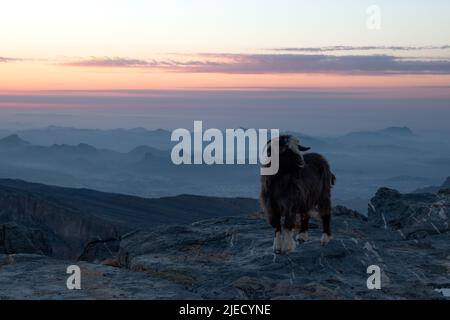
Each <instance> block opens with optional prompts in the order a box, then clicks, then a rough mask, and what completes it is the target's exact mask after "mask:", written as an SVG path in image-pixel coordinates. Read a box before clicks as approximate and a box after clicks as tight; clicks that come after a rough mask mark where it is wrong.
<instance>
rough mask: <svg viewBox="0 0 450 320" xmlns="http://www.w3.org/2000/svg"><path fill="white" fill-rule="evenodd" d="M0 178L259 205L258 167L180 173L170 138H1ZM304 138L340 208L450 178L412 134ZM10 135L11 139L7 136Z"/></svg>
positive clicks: (447, 150)
mask: <svg viewBox="0 0 450 320" xmlns="http://www.w3.org/2000/svg"><path fill="white" fill-rule="evenodd" d="M0 132H2V133H3V134H4V135H6V136H4V137H3V138H0V177H2V178H11V179H23V180H27V181H33V182H41V183H46V184H52V185H58V186H64V187H76V188H89V189H95V190H100V191H105V192H115V193H123V194H130V195H136V196H143V197H161V196H176V195H179V194H198V195H206V196H229V197H238V196H244V197H251V198H257V197H258V193H259V167H258V165H239V166H237V165H235V166H225V165H222V166H207V165H195V166H194V165H191V166H175V165H174V164H172V162H171V160H170V150H171V147H172V146H173V145H174V143H172V142H171V141H170V132H169V131H166V130H162V129H160V130H146V129H142V128H137V129H115V130H92V129H76V128H64V127H48V128H43V129H33V130H24V131H18V132H7V131H4V130H3V131H1V130H0ZM288 133H289V134H293V135H295V136H297V137H299V138H300V141H301V143H302V144H304V145H306V146H309V147H311V148H312V149H311V151H312V152H319V153H322V154H324V155H325V156H326V157H327V158H328V160H329V161H330V163H331V166H332V170H333V171H334V172H335V174H336V175H337V178H338V179H337V181H338V182H337V185H336V187H335V188H334V189H333V196H334V197H335V199H339V201H338V203H341V204H345V205H349V206H350V207H352V208H354V209H357V210H360V211H362V212H365V211H366V208H367V202H368V199H369V198H370V196H371V195H372V194H373V193H374V192H375V191H376V190H377V189H378V188H379V187H381V186H388V187H392V188H396V189H399V190H400V191H402V192H411V191H413V190H416V189H418V188H422V187H423V186H426V185H437V184H439V183H440V181H441V180H442V177H445V176H447V175H449V174H450V161H448V159H450V141H448V139H447V137H444V136H443V137H441V138H439V137H436V136H433V137H432V138H431V137H428V136H422V135H418V134H416V133H414V132H413V131H412V130H411V129H409V128H407V127H391V128H386V129H382V130H378V131H361V132H353V133H349V134H347V135H344V136H338V137H312V136H309V135H305V134H301V133H296V132H288ZM7 134H9V135H7Z"/></svg>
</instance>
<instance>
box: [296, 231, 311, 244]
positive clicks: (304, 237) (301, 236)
mask: <svg viewBox="0 0 450 320" xmlns="http://www.w3.org/2000/svg"><path fill="white" fill-rule="evenodd" d="M308 239H309V235H308V232H300V233H299V234H298V235H297V237H296V240H297V241H298V242H306V241H308Z"/></svg>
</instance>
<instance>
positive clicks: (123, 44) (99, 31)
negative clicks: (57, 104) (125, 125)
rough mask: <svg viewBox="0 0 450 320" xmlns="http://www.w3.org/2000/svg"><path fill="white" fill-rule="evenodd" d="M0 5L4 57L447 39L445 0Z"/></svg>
mask: <svg viewBox="0 0 450 320" xmlns="http://www.w3.org/2000/svg"><path fill="white" fill-rule="evenodd" d="M373 4H375V5H378V6H379V7H380V8H381V10H382V28H381V30H379V31H373V30H368V29H367V28H366V19H367V15H366V9H367V7H368V6H370V5H373ZM1 8H2V10H1V11H0V39H2V40H1V41H2V47H1V50H2V51H1V55H3V56H6V55H9V56H17V55H31V54H34V55H38V56H40V57H44V56H45V57H47V58H48V56H49V55H53V56H58V55H70V56H86V55H87V56H88V55H109V56H111V55H112V56H114V55H117V56H122V55H127V56H148V55H150V54H154V53H167V52H196V53H197V52H247V51H259V50H261V49H264V48H272V47H292V46H329V45H412V46H419V45H443V44H448V42H450V23H449V20H448V19H449V18H448V13H449V12H450V1H448V0H429V1H425V0H423V1H417V0H416V1H407V0H395V1H387V0H377V1H366V0H358V1H351V0H340V1H331V0H315V1H301V0H277V1H274V0H271V1H268V0H245V1H242V0H241V1H239V0H213V1H211V0H189V1H187V0H153V1H148V0H127V1H123V0H121V1H119V0H80V1H64V0H62V1H61V0H42V1H35V0H14V1H2V3H1ZM37 44H39V46H37Z"/></svg>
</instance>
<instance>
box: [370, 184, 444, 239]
mask: <svg viewBox="0 0 450 320" xmlns="http://www.w3.org/2000/svg"><path fill="white" fill-rule="evenodd" d="M449 217H450V193H449V192H446V191H445V190H442V191H441V192H439V193H438V194H433V193H410V194H401V193H400V192H398V191H397V190H393V189H389V188H381V189H379V190H378V191H377V193H376V195H375V197H373V198H372V199H371V201H370V203H369V208H368V218H369V223H370V225H372V226H375V227H378V228H384V229H387V228H392V229H394V230H397V231H398V232H399V233H401V234H402V236H403V237H405V238H407V239H410V238H415V239H416V238H423V237H426V236H428V235H430V234H431V235H432V234H441V233H445V232H448V231H449V230H450V229H449Z"/></svg>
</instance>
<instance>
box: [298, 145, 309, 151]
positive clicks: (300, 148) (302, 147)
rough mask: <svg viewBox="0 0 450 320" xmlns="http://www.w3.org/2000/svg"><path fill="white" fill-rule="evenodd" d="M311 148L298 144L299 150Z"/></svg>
mask: <svg viewBox="0 0 450 320" xmlns="http://www.w3.org/2000/svg"><path fill="white" fill-rule="evenodd" d="M310 149H311V148H308V147H304V146H302V145H300V144H299V145H298V150H300V151H308V150H310Z"/></svg>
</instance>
